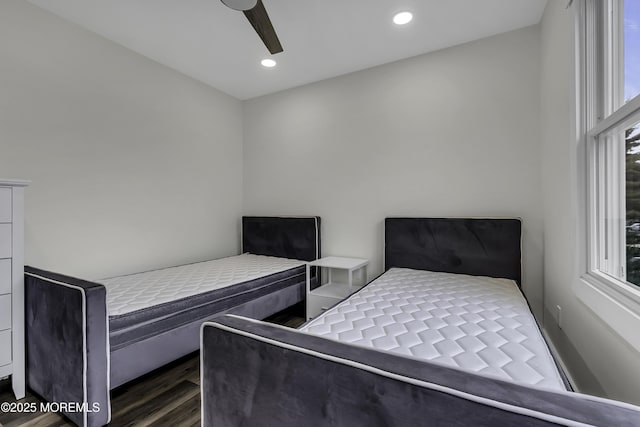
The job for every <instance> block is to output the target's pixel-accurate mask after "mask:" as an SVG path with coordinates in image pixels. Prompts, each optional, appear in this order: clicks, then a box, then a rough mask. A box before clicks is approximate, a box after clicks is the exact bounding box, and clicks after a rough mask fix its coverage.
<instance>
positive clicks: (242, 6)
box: [221, 0, 258, 11]
mask: <svg viewBox="0 0 640 427" xmlns="http://www.w3.org/2000/svg"><path fill="white" fill-rule="evenodd" d="M221 1H222V3H224V4H225V6H227V7H230V8H231V9H235V10H242V11H244V10H249V9H253V8H254V7H255V6H256V4H257V3H258V0H221Z"/></svg>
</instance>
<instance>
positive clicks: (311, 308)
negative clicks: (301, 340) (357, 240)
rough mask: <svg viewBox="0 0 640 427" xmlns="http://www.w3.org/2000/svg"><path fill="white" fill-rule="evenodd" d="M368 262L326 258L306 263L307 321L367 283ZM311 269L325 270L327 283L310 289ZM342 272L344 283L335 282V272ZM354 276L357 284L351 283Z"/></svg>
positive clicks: (360, 259) (364, 260)
mask: <svg viewBox="0 0 640 427" xmlns="http://www.w3.org/2000/svg"><path fill="white" fill-rule="evenodd" d="M368 264H369V261H368V260H366V259H362V258H345V257H335V256H332V257H326V258H321V259H318V260H315V261H311V262H309V263H307V320H309V319H311V318H313V317H316V316H317V315H318V314H320V313H322V312H323V311H325V310H327V309H329V308H330V307H332V306H334V305H335V304H337V303H339V302H340V301H342V300H343V299H345V298H347V297H348V296H349V295H351V294H352V293H354V292H356V291H357V290H358V289H360V288H361V287H362V286H364V285H365V284H366V283H367V265H368ZM311 267H318V268H323V269H326V270H327V272H326V274H322V275H321V276H323V277H327V283H323V284H321V285H320V286H319V287H317V288H315V289H313V290H312V289H311V283H310V277H311V275H310V272H311ZM334 270H342V271H343V273H342V274H343V275H345V276H346V278H345V279H346V280H344V281H336V280H335V276H336V272H335V271H334ZM354 274H357V275H359V276H360V277H359V279H360V280H359V283H358V284H355V285H354V283H353V276H354Z"/></svg>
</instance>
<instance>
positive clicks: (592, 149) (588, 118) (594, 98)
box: [576, 0, 640, 350]
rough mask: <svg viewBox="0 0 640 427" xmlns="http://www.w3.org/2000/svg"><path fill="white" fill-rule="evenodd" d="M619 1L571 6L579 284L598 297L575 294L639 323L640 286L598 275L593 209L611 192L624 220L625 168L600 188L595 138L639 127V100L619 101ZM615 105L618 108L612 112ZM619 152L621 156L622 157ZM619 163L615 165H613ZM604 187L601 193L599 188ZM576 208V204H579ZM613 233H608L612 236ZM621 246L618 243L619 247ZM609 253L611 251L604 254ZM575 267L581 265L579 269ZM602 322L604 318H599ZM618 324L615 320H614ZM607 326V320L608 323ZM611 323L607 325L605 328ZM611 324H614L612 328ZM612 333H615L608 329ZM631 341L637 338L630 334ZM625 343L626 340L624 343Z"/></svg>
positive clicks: (599, 212)
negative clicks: (581, 224)
mask: <svg viewBox="0 0 640 427" xmlns="http://www.w3.org/2000/svg"><path fill="white" fill-rule="evenodd" d="M623 1H624V0H580V1H579V2H578V5H577V22H576V23H577V33H576V36H577V43H576V48H577V52H576V53H577V55H576V59H577V65H578V67H577V70H576V71H577V86H576V89H577V94H576V96H577V101H578V107H579V108H578V120H577V124H578V126H577V132H578V136H579V139H580V140H579V144H580V145H581V146H583V147H584V161H585V167H584V172H585V175H586V176H585V181H586V182H585V184H586V185H584V188H585V190H586V191H585V193H586V196H585V197H584V199H583V201H584V204H583V206H584V207H585V209H584V211H585V214H586V218H584V220H585V223H586V233H585V238H584V241H585V243H586V245H585V246H586V248H585V251H584V252H585V253H584V258H583V260H584V261H583V263H584V268H581V270H582V274H581V276H580V279H581V280H582V281H583V283H584V284H587V285H591V286H592V287H594V288H595V289H596V290H597V291H598V292H600V293H601V295H600V296H596V295H595V294H593V293H589V292H591V291H589V292H587V291H585V290H584V289H580V288H579V289H578V291H577V294H578V296H580V297H581V299H582V300H583V302H585V303H586V304H587V305H588V306H589V307H591V308H592V309H593V310H594V311H596V312H597V313H598V312H599V310H596V309H597V308H599V300H600V301H602V298H610V299H612V300H613V302H614V303H616V304H618V305H621V306H623V307H624V308H626V309H627V310H631V313H630V314H632V315H634V316H635V317H636V318H637V320H638V322H640V286H636V285H634V284H630V283H628V282H626V281H625V280H624V277H626V271H624V272H622V271H620V274H618V277H614V276H612V275H611V274H610V273H605V272H603V271H602V269H601V265H602V264H601V263H602V261H603V258H602V257H601V252H602V251H603V250H604V245H602V242H603V240H604V233H605V231H607V230H605V229H606V228H607V226H606V225H605V226H602V224H601V222H600V219H601V218H602V216H603V214H604V212H603V209H604V207H603V206H602V205H601V204H600V203H599V200H600V199H601V198H602V197H603V192H606V190H613V191H611V193H615V194H608V195H607V199H608V201H609V203H612V205H613V206H610V208H612V209H613V210H618V212H617V215H618V216H620V215H623V217H624V218H626V213H625V205H624V201H625V200H624V199H625V197H624V183H625V177H624V173H625V165H624V160H623V159H622V161H621V163H618V164H617V166H616V163H615V161H611V162H610V163H611V165H612V170H611V171H609V175H610V176H612V177H613V179H612V180H613V181H614V182H615V183H617V188H613V189H612V188H611V186H610V187H607V186H606V185H603V183H602V179H601V177H602V176H603V175H604V174H605V173H606V171H603V167H604V166H603V164H602V162H599V161H598V159H599V156H600V157H601V156H603V155H604V151H606V150H607V147H606V146H603V145H604V144H605V143H603V142H601V141H600V137H601V136H603V135H607V134H608V133H609V132H612V131H614V130H617V131H620V129H622V131H624V129H626V127H625V126H627V127H628V126H631V125H633V124H636V123H640V96H636V97H635V98H633V99H632V100H630V101H629V102H627V103H626V104H623V99H622V97H623V96H624V91H623V90H622V89H623V87H624V46H623V44H622V43H620V41H621V40H622V38H623V36H624V26H623V25H618V26H616V25H615V23H616V22H623V21H622V20H621V17H622V15H623V12H624V11H623V7H621V5H622V4H623V3H622V2H623ZM618 105H621V106H620V107H619V108H616V106H618ZM623 152H624V151H623ZM619 161H620V160H619ZM605 187H606V188H605ZM581 204H582V203H581ZM613 229H614V228H610V229H609V230H608V232H609V233H611V232H612V230H613ZM617 231H618V233H619V234H620V235H619V236H617V237H616V239H617V242H618V243H617V249H615V248H614V249H615V250H617V251H618V252H619V253H617V254H615V256H617V258H616V259H617V261H618V264H619V265H618V266H619V267H620V266H624V268H625V270H626V262H625V263H624V264H620V259H621V257H622V259H623V260H624V259H625V258H626V252H625V250H624V244H625V243H624V242H625V234H624V233H625V228H624V227H621V229H618V230H617ZM607 241H608V240H607ZM620 242H621V243H620ZM609 249H611V248H609ZM583 263H581V265H582V264H583ZM605 317H606V316H605ZM618 319H619V317H618ZM608 320H611V317H609V319H608ZM608 323H612V322H608ZM613 323H618V322H617V321H616V322H613ZM614 329H618V328H614ZM634 335H637V334H634ZM626 338H627V339H628V337H626ZM632 341H633V344H634V346H635V347H636V348H637V349H639V350H640V339H633V340H632Z"/></svg>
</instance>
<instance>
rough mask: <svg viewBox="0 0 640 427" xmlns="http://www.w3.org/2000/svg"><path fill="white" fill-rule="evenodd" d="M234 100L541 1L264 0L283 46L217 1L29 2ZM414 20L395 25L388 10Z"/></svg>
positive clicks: (499, 19)
mask: <svg viewBox="0 0 640 427" xmlns="http://www.w3.org/2000/svg"><path fill="white" fill-rule="evenodd" d="M29 1H31V3H33V4H36V5H38V6H40V7H42V8H44V9H47V10H49V11H51V12H53V13H55V14H57V15H59V16H61V17H63V18H65V19H67V20H69V21H71V22H74V23H76V24H78V25H80V26H81V27H84V28H86V29H88V30H90V31H93V32H95V33H97V34H100V35H101V36H103V37H105V38H107V39H109V40H112V41H114V42H116V43H118V44H120V45H122V46H125V47H127V48H129V49H131V50H133V51H135V52H137V53H139V54H142V55H144V56H146V57H148V58H151V59H153V60H155V61H157V62H159V63H161V64H164V65H167V66H169V67H171V68H173V69H176V70H178V71H180V72H182V73H184V74H186V75H188V76H190V77H193V78H195V79H197V80H200V81H202V82H204V83H207V84H209V85H211V86H213V87H215V88H217V89H219V90H221V91H223V92H226V93H228V94H230V95H232V96H234V97H236V98H239V99H249V98H253V97H257V96H260V95H265V94H268V93H273V92H277V91H279V90H283V89H287V88H291V87H295V86H300V85H303V84H306V83H310V82H315V81H319V80H323V79H327V78H330V77H335V76H338V75H341V74H346V73H350V72H353V71H357V70H362V69H365V68H369V67H373V66H376V65H380V64H384V63H388V62H391V61H396V60H399V59H403V58H408V57H411V56H415V55H419V54H422V53H426V52H431V51H434V50H438V49H442V48H445V47H449V46H454V45H457V44H461V43H465V42H468V41H471V40H476V39H480V38H483V37H487V36H490V35H494V34H498V33H502V32H506V31H510V30H514V29H517V28H522V27H526V26H529V25H533V24H536V23H538V22H539V21H540V18H541V16H542V12H543V10H544V7H545V4H546V1H547V0H263V3H264V5H265V8H266V9H267V11H268V13H269V16H270V18H271V21H272V22H273V25H274V27H275V29H276V32H277V33H278V36H279V38H280V41H281V43H282V45H283V47H284V52H283V53H280V54H277V55H274V57H273V58H274V59H275V60H276V61H277V62H278V65H277V66H276V67H275V68H272V69H266V68H264V67H262V66H261V65H260V60H261V59H263V58H267V57H269V56H270V55H269V53H268V51H267V49H266V48H265V47H264V45H263V44H262V41H261V40H260V39H259V38H258V36H257V34H256V33H255V32H254V31H253V28H251V25H250V24H249V22H248V21H247V20H246V18H245V16H244V15H243V14H242V12H237V11H233V10H231V9H229V8H227V7H226V6H224V5H223V4H222V3H221V2H220V0H29ZM403 10H409V11H411V12H413V14H414V20H413V21H412V22H411V23H410V24H408V25H406V26H404V27H398V26H396V25H394V24H393V23H392V17H393V15H394V13H396V12H398V11H403Z"/></svg>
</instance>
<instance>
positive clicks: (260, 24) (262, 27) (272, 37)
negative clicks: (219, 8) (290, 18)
mask: <svg viewBox="0 0 640 427" xmlns="http://www.w3.org/2000/svg"><path fill="white" fill-rule="evenodd" d="M244 16H246V17H247V19H248V20H249V22H250V23H251V25H252V26H253V29H254V30H256V33H258V35H259V36H260V38H261V39H262V42H263V43H264V45H265V46H266V47H267V49H269V52H271V54H272V55H273V54H276V53H280V52H282V51H283V50H284V49H282V45H281V44H280V40H278V35H277V34H276V30H274V29H273V25H271V20H270V19H269V15H268V14H267V10H266V9H265V8H264V5H263V4H262V0H258V3H256V5H255V7H254V8H253V9H249V10H245V11H244Z"/></svg>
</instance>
